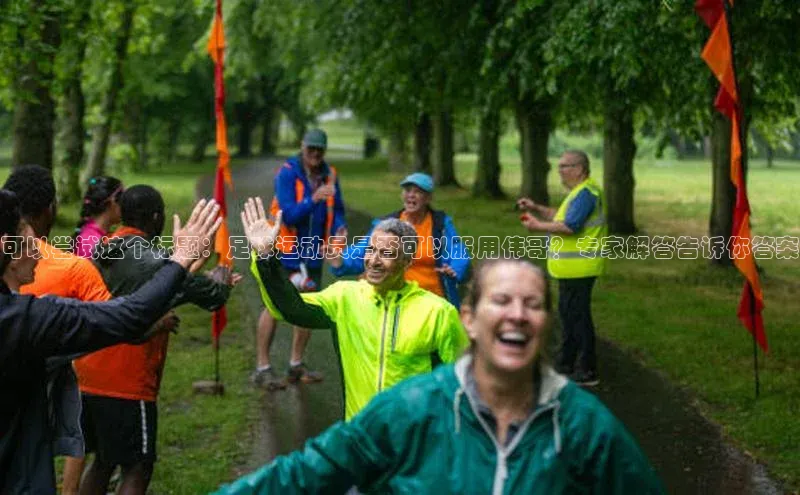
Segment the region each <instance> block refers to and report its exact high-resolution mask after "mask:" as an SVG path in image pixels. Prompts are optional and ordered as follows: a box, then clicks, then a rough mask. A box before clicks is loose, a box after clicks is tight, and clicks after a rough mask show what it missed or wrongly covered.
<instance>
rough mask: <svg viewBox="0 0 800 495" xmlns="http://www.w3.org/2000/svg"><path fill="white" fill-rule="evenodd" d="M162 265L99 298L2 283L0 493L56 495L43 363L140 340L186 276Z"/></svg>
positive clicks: (167, 306) (0, 332)
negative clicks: (125, 292) (136, 283)
mask: <svg viewBox="0 0 800 495" xmlns="http://www.w3.org/2000/svg"><path fill="white" fill-rule="evenodd" d="M165 264H166V266H164V267H163V268H162V269H161V270H159V271H158V273H156V274H155V276H154V277H153V278H152V279H151V280H150V282H148V283H147V284H145V285H144V286H143V287H142V288H141V289H140V290H138V291H136V292H135V293H133V294H131V295H130V296H127V297H121V298H116V299H112V300H110V301H107V302H102V303H85V302H80V301H75V300H72V299H61V298H56V297H44V298H35V297H33V296H23V295H19V294H12V293H11V292H10V291H9V290H8V287H6V285H5V284H3V283H2V282H0V494H6V493H55V474H54V472H53V452H52V442H51V440H52V432H51V431H50V428H49V424H50V421H49V418H48V414H49V413H48V406H47V393H46V379H47V374H46V364H45V362H46V360H47V359H48V358H52V357H56V356H73V355H80V354H85V353H88V352H92V351H96V350H98V349H102V348H104V347H108V346H110V345H114V344H119V343H121V342H132V341H135V340H138V339H140V338H141V337H142V336H143V335H144V334H145V333H146V332H147V330H148V329H149V328H150V327H151V326H152V325H153V323H155V322H156V321H157V320H158V319H159V318H160V317H161V316H162V315H163V314H164V313H166V312H167V311H168V310H169V308H170V307H171V303H172V300H173V297H174V295H175V294H176V293H177V292H178V290H179V289H180V288H181V286H182V285H183V282H184V279H185V277H186V270H184V269H183V268H181V267H180V266H178V265H177V264H175V263H169V262H165Z"/></svg>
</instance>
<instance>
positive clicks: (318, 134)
mask: <svg viewBox="0 0 800 495" xmlns="http://www.w3.org/2000/svg"><path fill="white" fill-rule="evenodd" d="M303 146H306V147H314V148H322V149H326V148H327V147H328V136H327V135H326V134H325V131H323V130H322V129H311V130H310V131H308V132H306V135H305V136H303Z"/></svg>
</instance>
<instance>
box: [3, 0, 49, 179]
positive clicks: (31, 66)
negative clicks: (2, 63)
mask: <svg viewBox="0 0 800 495" xmlns="http://www.w3.org/2000/svg"><path fill="white" fill-rule="evenodd" d="M30 8H31V12H34V14H33V17H34V18H35V20H36V21H37V22H40V28H41V31H40V39H38V40H25V39H22V40H21V43H20V47H19V49H20V50H21V52H26V53H27V57H26V58H27V62H25V65H24V66H23V67H22V69H21V71H20V72H21V73H20V74H19V76H18V77H17V82H16V84H15V87H14V90H15V91H14V93H15V98H16V101H15V103H14V121H13V134H14V146H13V149H12V153H11V166H12V167H18V166H20V165H29V164H35V165H41V166H43V167H46V168H49V169H52V168H53V138H54V136H53V132H54V131H53V129H54V122H55V118H56V112H55V102H54V101H53V97H52V95H51V93H50V86H51V84H52V81H53V69H52V67H53V61H54V58H55V54H56V52H57V51H58V46H59V44H60V41H61V40H60V36H61V32H60V25H59V19H58V16H57V15H55V13H52V12H47V11H46V10H47V9H46V2H44V1H42V0H36V1H34V2H32V5H31V7H30ZM39 15H41V18H39V17H38V16H39Z"/></svg>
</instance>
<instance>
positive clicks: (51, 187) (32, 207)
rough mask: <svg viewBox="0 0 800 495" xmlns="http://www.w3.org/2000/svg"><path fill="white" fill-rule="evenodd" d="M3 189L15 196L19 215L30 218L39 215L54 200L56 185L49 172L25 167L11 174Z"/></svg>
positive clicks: (28, 166)
mask: <svg viewBox="0 0 800 495" xmlns="http://www.w3.org/2000/svg"><path fill="white" fill-rule="evenodd" d="M3 189H7V190H9V191H11V192H13V193H15V194H16V195H17V198H18V199H19V209H20V214H21V215H22V216H23V217H26V218H30V217H35V216H37V215H40V214H41V213H42V212H44V211H45V210H47V209H48V208H50V206H51V205H52V204H53V203H54V202H55V200H56V183H55V181H54V180H53V174H52V172H51V171H50V170H48V169H46V168H44V167H42V166H39V165H25V166H22V167H18V168H16V169H14V170H13V171H12V172H11V175H9V176H8V179H6V183H5V185H3Z"/></svg>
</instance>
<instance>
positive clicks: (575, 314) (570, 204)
mask: <svg viewBox="0 0 800 495" xmlns="http://www.w3.org/2000/svg"><path fill="white" fill-rule="evenodd" d="M558 173H559V175H560V176H561V183H562V184H563V185H564V187H566V188H567V190H568V191H569V193H568V194H567V197H566V198H564V201H562V202H561V205H560V206H559V207H558V208H557V209H556V208H549V207H547V206H544V205H539V204H536V203H534V202H533V200H531V199H529V198H522V199H520V200H519V201H518V202H517V205H518V206H519V207H520V208H521V209H523V210H526V211H527V212H531V213H535V214H537V215H539V217H541V219H540V218H537V217H536V216H534V215H531V214H530V213H525V214H524V215H522V217H521V220H522V225H524V226H525V227H526V228H527V229H528V230H531V231H538V232H547V233H548V234H549V235H550V242H549V245H548V251H547V271H548V272H550V276H551V277H553V278H555V279H557V280H558V313H559V316H560V318H561V326H562V332H563V333H562V346H561V353H560V356H559V359H558V363H557V366H558V368H559V371H561V372H563V373H565V374H568V375H570V377H571V378H572V379H573V380H575V381H576V382H578V383H579V384H581V385H584V386H595V385H597V384H598V383H599V379H598V376H597V357H596V355H595V337H594V323H593V321H592V309H591V302H592V287H593V286H594V282H595V280H596V279H597V277H598V276H599V275H601V274H602V273H603V271H604V268H605V260H604V258H603V257H602V256H601V248H602V242H603V239H604V238H605V237H606V235H607V233H608V228H607V226H606V214H605V201H604V200H603V192H602V191H601V189H600V185H599V184H598V183H597V182H596V181H595V180H594V179H592V178H591V177H590V176H589V157H588V156H587V155H586V153H584V152H583V151H579V150H569V151H566V152H564V154H563V155H561V158H560V159H559V160H558ZM576 359H577V363H578V367H577V369H576V367H575V364H576Z"/></svg>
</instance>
